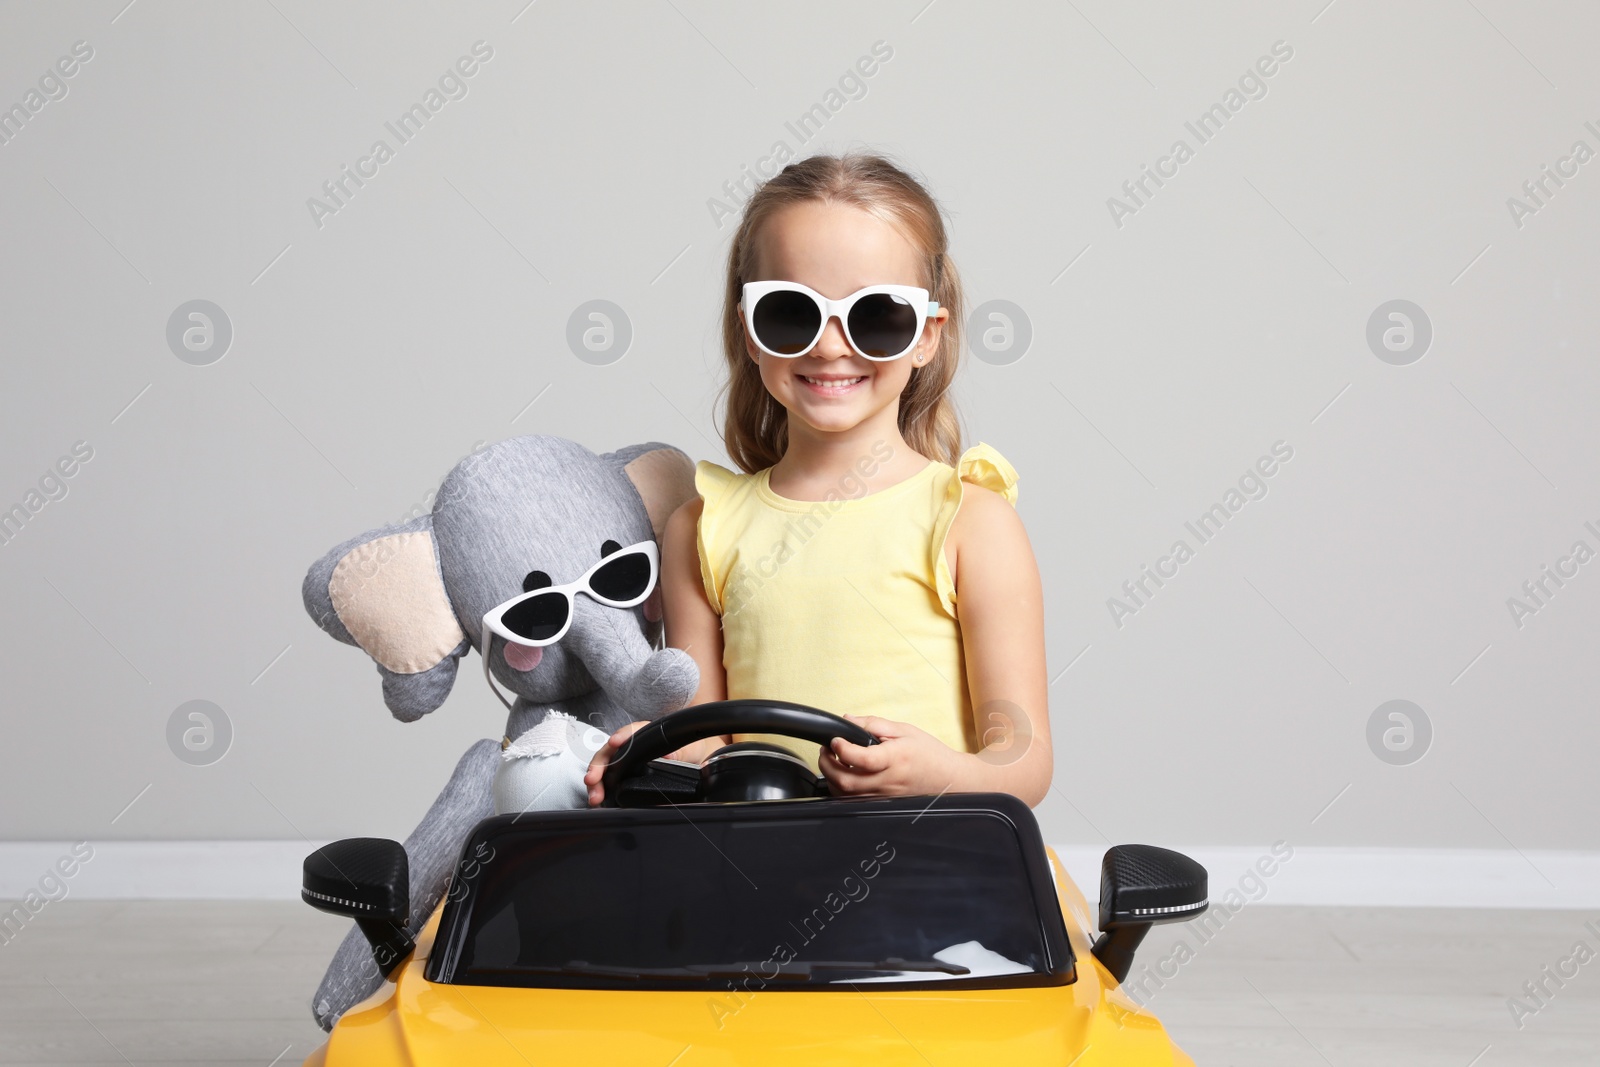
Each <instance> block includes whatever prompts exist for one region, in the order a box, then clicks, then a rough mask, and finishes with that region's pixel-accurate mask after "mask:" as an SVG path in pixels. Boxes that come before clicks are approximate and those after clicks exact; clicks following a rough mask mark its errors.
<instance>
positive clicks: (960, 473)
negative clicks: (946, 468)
mask: <svg viewBox="0 0 1600 1067" xmlns="http://www.w3.org/2000/svg"><path fill="white" fill-rule="evenodd" d="M954 474H955V476H954V477H952V478H950V479H949V480H948V482H947V483H946V485H945V497H944V501H943V503H942V504H941V505H940V508H939V515H938V518H937V519H936V520H935V521H934V527H933V546H932V548H933V558H932V559H931V560H930V561H929V562H930V563H931V564H932V566H933V584H934V588H935V589H936V590H937V591H938V594H939V604H940V606H941V607H943V608H944V610H945V612H946V613H947V614H948V615H950V616H951V617H952V618H954V617H955V614H956V584H955V581H954V579H952V578H951V576H950V561H949V560H948V559H946V558H945V554H944V544H945V541H946V540H947V539H948V538H949V536H950V527H951V525H952V524H953V523H954V522H955V518H956V512H957V511H959V510H961V498H962V496H963V495H964V493H965V490H964V486H965V485H966V483H968V482H971V483H972V484H973V485H979V486H982V487H983V488H985V489H988V490H990V491H992V492H995V493H999V494H1000V495H1001V496H1003V497H1005V499H1006V502H1007V503H1008V504H1010V505H1011V506H1012V507H1016V505H1017V481H1018V478H1017V470H1016V468H1015V467H1013V466H1012V465H1011V464H1010V463H1009V462H1007V461H1006V458H1005V457H1004V456H1002V455H1001V454H1000V453H999V452H996V451H995V450H994V449H993V448H991V447H990V446H988V445H986V444H984V443H983V442H982V441H980V442H978V443H977V444H975V445H973V446H972V447H971V448H969V449H967V450H966V451H965V452H963V453H961V458H960V459H959V460H957V461H956V467H955V471H954Z"/></svg>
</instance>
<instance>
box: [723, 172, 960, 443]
mask: <svg viewBox="0 0 1600 1067" xmlns="http://www.w3.org/2000/svg"><path fill="white" fill-rule="evenodd" d="M810 200H817V201H822V202H825V203H826V202H833V203H840V204H848V205H850V206H852V207H858V208H861V209H863V210H865V211H867V212H869V213H871V214H873V215H875V216H877V217H878V218H880V219H882V220H883V221H885V222H887V223H889V224H890V225H892V226H894V227H895V228H896V229H897V230H899V231H900V232H901V233H902V234H904V235H905V237H906V239H907V240H909V241H910V242H911V243H912V244H913V245H914V246H916V248H917V249H918V250H919V251H920V252H921V253H922V264H921V279H920V282H921V284H922V285H923V286H924V287H925V288H927V290H928V296H929V298H930V299H933V300H937V301H938V302H939V303H940V305H941V306H943V307H944V308H945V309H946V310H948V311H949V312H950V317H949V319H947V320H946V322H945V324H944V329H943V332H942V333H941V335H940V339H939V347H938V349H937V350H936V351H935V353H934V359H933V361H932V362H931V363H929V364H926V365H924V366H921V367H915V368H913V369H912V371H911V380H910V381H909V382H908V383H907V384H906V388H905V391H904V392H902V393H901V394H900V417H899V427H900V434H901V436H903V437H904V438H905V439H906V443H907V444H908V445H910V446H911V448H912V449H913V450H915V451H916V452H918V453H920V454H922V455H924V456H927V457H928V458H930V459H935V460H942V461H943V462H945V463H948V464H950V465H951V466H955V465H956V462H957V461H958V459H959V458H960V456H961V424H960V421H959V420H958V419H957V417H956V410H955V404H954V402H953V401H952V399H951V398H950V396H949V395H948V394H949V389H950V383H951V382H952V381H953V380H954V379H955V376H956V370H957V364H958V361H959V358H960V355H961V340H962V338H961V324H962V321H963V319H964V316H965V310H966V306H965V300H964V298H963V295H962V291H961V277H960V275H958V274H957V273H956V267H955V264H954V263H952V262H951V261H950V256H949V247H950V245H949V238H948V237H947V235H946V233H945V226H944V219H943V217H942V216H941V215H940V213H939V206H938V204H936V203H935V202H934V200H933V197H931V196H929V195H928V192H927V190H926V189H924V188H923V187H922V185H921V184H920V183H919V182H918V181H917V180H916V179H915V178H913V177H911V176H910V175H909V174H907V173H906V172H905V171H903V170H901V169H900V168H899V167H897V166H895V165H894V164H893V163H891V162H889V160H887V159H885V158H883V157H882V156H879V155H869V154H864V153H847V154H845V155H843V156H830V155H816V156H811V157H809V158H807V159H802V160H800V161H798V162H795V163H790V164H789V165H788V166H786V167H784V168H783V170H782V171H781V172H779V173H778V174H777V175H775V176H773V177H772V178H770V179H768V180H767V181H766V182H765V183H763V184H762V186H761V187H760V188H759V189H757V190H756V192H755V194H754V195H753V196H751V197H750V199H749V201H748V202H747V203H746V204H745V208H744V217H743V219H741V220H740V222H739V229H738V232H736V233H735V234H734V235H733V243H732V247H731V248H730V249H729V251H728V287H727V291H726V292H725V293H724V294H723V297H724V304H723V315H722V350H723V355H724V356H725V357H726V358H727V361H728V380H727V381H726V382H724V383H723V386H722V388H721V390H720V391H719V392H718V396H719V397H721V396H726V397H727V407H726V409H725V417H724V419H723V427H722V440H723V443H724V444H725V445H726V446H727V449H728V457H729V458H730V459H732V460H733V462H734V463H736V464H737V465H738V466H739V468H740V469H741V470H743V471H744V472H745V473H746V474H754V473H755V472H757V471H759V470H764V469H765V468H767V467H770V466H772V465H773V464H775V463H777V462H778V460H779V459H780V458H781V457H782V456H783V453H784V449H785V448H786V447H787V446H788V443H789V413H788V412H787V411H785V410H784V408H783V406H782V405H781V404H779V403H778V402H777V401H776V400H774V399H773V398H772V394H771V393H769V392H767V388H766V386H765V385H764V384H762V381H761V370H760V368H759V367H758V366H757V365H756V364H755V362H754V361H753V360H751V359H750V357H749V355H748V354H747V350H746V348H745V331H744V323H743V321H742V320H741V318H740V316H739V300H740V299H741V297H742V295H743V290H744V283H745V282H746V281H750V280H755V279H751V278H749V277H748V274H749V272H750V270H751V268H752V266H753V264H754V263H755V254H756V236H757V235H758V234H759V233H760V232H761V227H762V226H763V224H765V223H766V222H767V220H768V219H770V218H771V217H772V216H773V215H774V214H776V213H777V212H778V211H781V210H782V209H783V208H785V207H788V206H789V205H791V204H797V203H801V202H804V201H810Z"/></svg>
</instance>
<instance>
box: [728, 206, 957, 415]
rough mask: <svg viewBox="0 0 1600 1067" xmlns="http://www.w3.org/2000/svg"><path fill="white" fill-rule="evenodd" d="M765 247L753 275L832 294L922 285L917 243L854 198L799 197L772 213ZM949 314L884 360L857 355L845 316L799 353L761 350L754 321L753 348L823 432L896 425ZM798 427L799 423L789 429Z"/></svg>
mask: <svg viewBox="0 0 1600 1067" xmlns="http://www.w3.org/2000/svg"><path fill="white" fill-rule="evenodd" d="M757 245H758V254H757V256H756V260H757V273H756V274H755V275H754V276H753V277H750V278H747V279H746V280H747V281H753V282H754V281H789V282H799V283H800V284H802V285H805V286H809V287H810V288H812V289H815V290H816V291H817V292H819V293H821V294H822V295H823V296H825V297H828V298H829V299H831V300H839V299H842V298H844V297H847V296H849V295H850V294H851V293H853V292H855V291H856V290H858V289H862V288H865V287H866V286H869V285H919V286H920V285H923V284H924V282H923V279H922V275H921V272H920V270H919V269H918V267H919V264H920V261H921V256H919V255H918V253H917V250H916V248H915V246H913V245H912V244H911V242H909V241H907V240H906V239H905V238H904V237H902V236H901V235H900V233H899V231H897V230H896V229H895V228H894V227H892V226H890V225H889V224H888V223H887V222H884V221H883V220H881V219H879V218H878V217H876V216H875V215H871V214H868V213H867V212H866V211H863V210H862V209H860V208H858V207H852V206H850V205H847V204H837V203H824V202H821V201H814V200H813V201H805V202H803V203H799V204H791V205H790V206H788V207H786V208H784V209H782V210H781V211H779V212H778V213H777V214H775V215H773V216H772V217H771V218H769V219H768V220H767V223H766V226H765V228H764V229H763V230H762V231H761V233H760V234H759V235H758V236H757ZM948 317H949V312H948V311H946V310H945V309H944V308H940V309H939V314H938V315H937V316H936V317H930V318H929V320H928V322H927V324H926V325H925V326H924V327H923V331H922V337H921V338H920V339H919V340H918V342H917V344H916V346H915V347H913V348H912V350H911V351H910V352H907V353H906V354H905V355H904V356H901V357H900V358H899V359H895V360H890V361H888V362H886V363H877V362H874V361H872V360H870V359H863V358H862V357H861V356H859V355H857V354H856V352H855V350H854V349H852V348H851V347H850V342H849V341H848V340H846V339H845V335H844V328H843V326H841V325H840V323H839V320H838V319H837V318H831V319H829V320H828V322H827V324H826V326H825V328H824V329H823V331H822V337H821V338H820V339H819V340H818V341H817V343H816V345H815V347H813V348H812V349H811V351H809V352H807V353H805V354H804V355H802V356H796V357H794V358H792V359H784V358H782V357H779V356H769V355H767V354H766V353H765V352H763V351H761V349H759V348H757V347H756V343H755V341H754V340H753V339H751V337H750V330H749V325H748V324H746V326H745V351H746V353H747V354H748V355H749V357H750V358H751V359H752V360H754V361H755V362H756V364H757V365H758V366H759V367H760V368H761V381H762V383H763V384H764V385H766V387H767V392H769V393H771V394H772V396H773V398H774V399H775V400H777V401H778V403H780V404H782V405H783V406H784V409H785V410H787V411H788V412H789V417H790V419H791V420H799V421H800V422H802V423H804V424H805V425H807V426H809V427H811V428H812V429H814V430H817V431H820V432H824V433H828V432H833V433H837V432H842V431H846V430H853V429H855V428H856V427H858V426H860V425H862V424H863V423H867V422H874V421H884V420H886V421H887V424H888V428H889V429H890V430H893V429H894V427H895V420H896V419H897V417H898V415H899V401H900V394H901V393H902V392H903V391H904V390H905V387H906V383H907V382H909V381H910V380H911V372H912V370H913V369H914V368H916V367H919V366H920V367H927V366H929V365H930V364H931V363H932V361H933V359H934V354H935V352H937V351H938V347H939V336H940V331H941V329H942V327H943V325H944V321H945V319H947V318H948ZM919 356H920V357H921V359H922V361H921V362H920V363H918V362H917V358H918V357H919ZM885 412H887V414H885ZM797 428H798V427H796V425H795V423H794V421H791V422H790V431H791V433H792V432H793V431H794V430H795V429H797Z"/></svg>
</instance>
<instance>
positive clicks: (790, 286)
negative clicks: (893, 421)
mask: <svg viewBox="0 0 1600 1067" xmlns="http://www.w3.org/2000/svg"><path fill="white" fill-rule="evenodd" d="M739 311H740V313H741V314H742V315H743V316H744V320H745V324H746V325H747V326H748V327H749V328H750V336H751V337H752V338H753V339H754V340H755V343H756V347H757V348H759V349H761V351H763V352H765V353H766V354H767V355H769V356H778V357H781V358H783V359H793V358H794V357H796V356H802V355H805V354H806V353H807V352H809V351H811V349H812V348H814V347H815V346H816V343H817V342H818V341H819V340H821V338H822V331H823V330H824V329H826V328H827V325H828V320H829V319H831V318H834V317H835V316H837V317H838V319H839V323H840V325H842V326H843V327H844V335H845V339H846V340H848V341H849V342H850V347H851V348H853V349H855V351H856V354H857V355H859V356H861V357H862V358H864V359H870V360H872V361H873V362H875V363H886V362H888V361H889V360H891V359H899V358H900V357H901V356H903V355H905V354H906V353H907V352H909V351H911V349H912V348H913V347H914V346H915V345H916V343H917V341H918V339H919V338H921V337H922V328H923V326H924V325H925V324H926V323H927V321H928V319H929V318H930V317H931V316H933V315H937V314H938V313H939V302H938V301H937V300H929V299H928V290H926V289H922V288H919V287H918V286H915V285H869V286H867V287H866V288H865V289H858V290H856V291H855V292H853V293H851V294H850V295H849V296H847V297H845V298H844V299H843V300H829V299H828V298H827V297H825V296H823V295H822V294H821V293H819V292H817V291H816V290H815V289H810V288H808V287H806V286H804V285H801V284H800V283H799V282H784V281H767V282H745V283H744V299H743V300H742V301H741V302H740V304H739Z"/></svg>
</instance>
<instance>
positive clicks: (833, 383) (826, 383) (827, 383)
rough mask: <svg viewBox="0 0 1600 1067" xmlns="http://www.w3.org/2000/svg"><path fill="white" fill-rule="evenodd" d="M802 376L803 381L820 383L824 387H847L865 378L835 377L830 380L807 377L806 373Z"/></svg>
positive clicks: (813, 383) (814, 383)
mask: <svg viewBox="0 0 1600 1067" xmlns="http://www.w3.org/2000/svg"><path fill="white" fill-rule="evenodd" d="M800 378H801V380H802V381H806V382H809V383H811V384H812V385H820V386H821V387H822V388H824V389H845V388H848V387H850V386H852V385H854V384H856V383H857V382H859V381H863V380H864V379H862V378H834V379H830V380H824V379H822V378H807V377H806V376H805V375H804V374H802V375H800Z"/></svg>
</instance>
